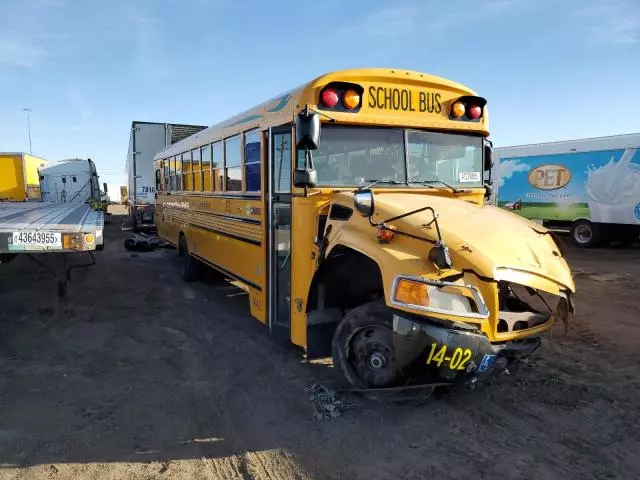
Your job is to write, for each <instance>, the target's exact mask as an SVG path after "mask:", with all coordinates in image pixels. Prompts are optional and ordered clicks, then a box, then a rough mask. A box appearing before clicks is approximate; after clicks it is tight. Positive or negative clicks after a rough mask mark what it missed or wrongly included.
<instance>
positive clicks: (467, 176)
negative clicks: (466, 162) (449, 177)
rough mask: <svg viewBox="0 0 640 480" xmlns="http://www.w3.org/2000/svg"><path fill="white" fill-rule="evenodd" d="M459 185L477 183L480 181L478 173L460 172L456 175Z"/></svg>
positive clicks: (480, 177) (480, 176)
mask: <svg viewBox="0 0 640 480" xmlns="http://www.w3.org/2000/svg"><path fill="white" fill-rule="evenodd" d="M458 180H459V181H460V183H471V182H479V181H481V180H482V175H481V174H480V172H460V174H459V175H458Z"/></svg>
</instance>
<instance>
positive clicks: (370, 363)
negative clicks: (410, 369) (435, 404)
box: [331, 301, 406, 389]
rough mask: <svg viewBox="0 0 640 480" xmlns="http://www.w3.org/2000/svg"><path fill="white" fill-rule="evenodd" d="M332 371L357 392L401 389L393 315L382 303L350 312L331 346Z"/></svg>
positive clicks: (368, 305)
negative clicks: (362, 390)
mask: <svg viewBox="0 0 640 480" xmlns="http://www.w3.org/2000/svg"><path fill="white" fill-rule="evenodd" d="M331 354H332V357H333V364H334V368H336V370H338V372H339V373H340V374H341V375H342V376H343V377H344V379H346V381H347V382H348V383H349V384H350V385H351V386H352V387H353V388H356V389H369V388H388V387H396V386H401V385H402V384H403V383H406V379H405V378H404V376H403V375H402V373H401V371H400V367H399V365H398V362H397V360H396V357H395V352H394V347H393V314H392V313H391V311H390V310H389V309H388V308H387V307H386V305H385V304H384V303H383V302H381V301H376V302H370V303H366V304H364V305H361V306H359V307H356V308H354V309H353V310H351V311H349V313H347V314H346V315H345V316H344V318H343V319H342V321H341V322H340V324H339V325H338V328H337V329H336V331H335V334H334V336H333V341H332V343H331Z"/></svg>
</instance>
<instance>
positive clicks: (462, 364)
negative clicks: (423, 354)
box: [426, 343, 473, 370]
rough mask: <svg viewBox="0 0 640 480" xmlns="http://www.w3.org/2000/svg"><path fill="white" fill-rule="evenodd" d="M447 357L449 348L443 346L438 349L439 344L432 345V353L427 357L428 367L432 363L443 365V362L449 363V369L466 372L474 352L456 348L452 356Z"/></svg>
mask: <svg viewBox="0 0 640 480" xmlns="http://www.w3.org/2000/svg"><path fill="white" fill-rule="evenodd" d="M446 355H447V346H446V345H441V346H440V347H439V348H438V344H437V343H432V344H431V351H430V352H429V356H428V357H427V362H426V363H427V365H429V364H431V363H435V364H437V365H438V367H439V366H440V365H442V363H443V362H448V364H449V368H450V369H451V370H466V369H467V363H469V360H471V357H472V356H473V352H472V351H471V350H470V349H468V348H460V347H458V348H456V349H455V350H454V351H453V354H452V355H451V356H446Z"/></svg>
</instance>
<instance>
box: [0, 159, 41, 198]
mask: <svg viewBox="0 0 640 480" xmlns="http://www.w3.org/2000/svg"><path fill="white" fill-rule="evenodd" d="M46 165H47V161H46V160H44V159H42V158H39V157H35V156H33V155H29V154H28V153H0V201H17V202H23V201H26V200H40V177H39V173H38V170H39V169H40V168H43V167H45V166H46Z"/></svg>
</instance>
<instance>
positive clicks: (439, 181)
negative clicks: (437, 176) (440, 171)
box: [411, 180, 461, 193]
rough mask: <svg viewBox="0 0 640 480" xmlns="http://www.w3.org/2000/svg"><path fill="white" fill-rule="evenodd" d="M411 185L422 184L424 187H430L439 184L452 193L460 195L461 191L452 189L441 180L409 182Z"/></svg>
mask: <svg viewBox="0 0 640 480" xmlns="http://www.w3.org/2000/svg"><path fill="white" fill-rule="evenodd" d="M411 183H418V184H424V185H427V186H432V185H431V184H432V183H441V184H442V185H444V186H445V187H447V188H450V189H451V191H452V192H453V193H460V192H461V190H458V189H457V188H456V187H453V186H451V185H449V184H448V183H445V182H443V181H442V180H420V181H419V182H411Z"/></svg>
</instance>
